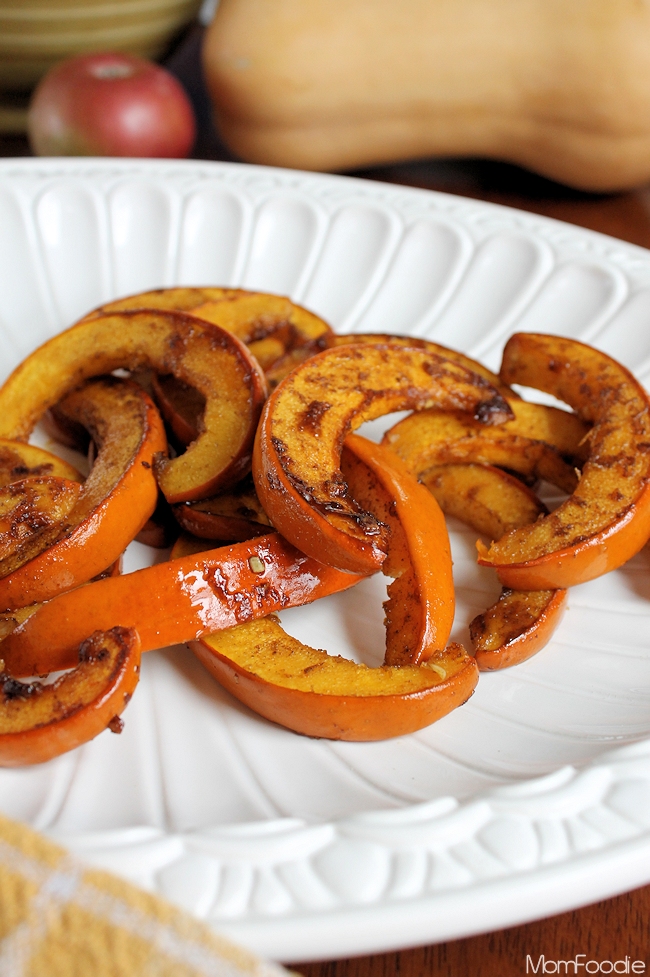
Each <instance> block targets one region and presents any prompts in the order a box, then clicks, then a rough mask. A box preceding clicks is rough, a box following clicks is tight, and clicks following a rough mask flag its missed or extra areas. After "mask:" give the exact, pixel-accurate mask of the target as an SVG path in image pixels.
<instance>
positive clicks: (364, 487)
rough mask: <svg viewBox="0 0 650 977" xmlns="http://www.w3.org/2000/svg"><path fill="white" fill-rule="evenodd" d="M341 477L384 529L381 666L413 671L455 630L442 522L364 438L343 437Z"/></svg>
mask: <svg viewBox="0 0 650 977" xmlns="http://www.w3.org/2000/svg"><path fill="white" fill-rule="evenodd" d="M341 470H342V472H343V475H344V477H345V480H346V482H347V484H348V486H349V488H350V493H351V495H352V497H353V498H354V499H355V500H356V501H357V503H358V504H360V505H361V506H362V507H363V508H364V510H366V511H368V512H371V513H372V514H373V516H374V517H375V518H376V519H379V520H380V521H381V522H382V523H383V525H385V526H386V527H387V529H388V542H387V551H386V559H385V560H384V563H383V566H382V570H383V572H384V573H385V574H386V575H387V576H389V577H393V580H392V582H391V583H390V584H389V585H388V600H387V601H386V602H385V603H384V613H385V624H386V656H385V659H384V661H385V664H386V665H406V664H413V665H419V664H421V663H422V662H423V661H426V660H427V659H428V658H430V657H431V656H432V655H433V654H434V652H437V651H440V650H441V649H443V648H444V647H445V645H446V644H447V641H448V639H449V635H450V633H451V628H452V624H453V623H454V610H455V598H454V583H453V575H452V564H451V549H450V545H449V534H448V532H447V525H446V523H445V517H444V515H443V513H442V510H441V508H440V506H439V505H438V503H437V502H436V500H435V499H434V498H433V496H432V495H431V493H430V492H427V490H426V489H425V488H424V487H423V486H422V485H420V484H419V483H418V482H417V481H416V480H415V479H414V478H413V476H412V475H411V474H410V473H409V472H408V471H407V469H406V468H405V467H404V465H402V463H401V462H400V461H399V459H398V458H396V457H395V456H394V455H393V454H392V453H391V452H390V451H389V450H388V449H386V448H383V447H382V446H381V445H379V444H374V443H373V442H372V441H368V440H367V438H361V437H359V436H358V435H356V434H351V435H350V436H349V437H348V438H347V440H346V442H345V445H344V447H343V453H342V456H341Z"/></svg>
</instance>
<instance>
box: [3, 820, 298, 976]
mask: <svg viewBox="0 0 650 977" xmlns="http://www.w3.org/2000/svg"><path fill="white" fill-rule="evenodd" d="M0 974H1V975H2V977H287V975H288V972H287V971H286V970H284V969H283V968H282V967H280V966H277V965H276V964H272V963H265V962H264V961H261V960H258V959H257V958H256V957H254V956H253V955H252V954H250V953H248V952H247V951H245V950H240V949H239V948H238V947H235V946H233V945H232V944H230V943H228V942H227V941H226V940H223V939H221V938H220V937H218V936H216V935H215V934H214V933H213V932H212V930H210V929H208V927H207V926H204V925H203V924H202V923H200V922H199V921H198V920H195V919H193V918H192V917H191V916H189V915H187V914H186V913H184V912H182V911H181V910H179V909H176V908H174V907H173V906H171V905H170V904H169V903H166V902H164V901H163V900H162V899H159V898H158V897H157V896H154V895H151V894H149V893H147V892H143V891H142V890H140V889H138V888H136V887H135V886H132V885H130V884H129V883H128V882H123V881H122V880H121V879H118V878H116V877H115V876H112V875H110V874H109V873H107V872H101V871H98V870H96V869H92V868H87V867H86V866H84V865H83V864H82V863H81V862H78V861H77V860H76V859H74V858H73V857H72V856H71V855H69V854H68V853H67V852H66V851H65V850H64V849H62V848H59V847H58V846H57V845H55V844H53V843H52V842H51V841H48V840H47V839H45V838H43V837H42V836H41V835H39V834H37V833H36V832H34V831H32V830H31V829H30V828H27V827H25V825H22V824H17V823H16V822H14V821H9V820H8V819H6V818H3V817H1V816H0Z"/></svg>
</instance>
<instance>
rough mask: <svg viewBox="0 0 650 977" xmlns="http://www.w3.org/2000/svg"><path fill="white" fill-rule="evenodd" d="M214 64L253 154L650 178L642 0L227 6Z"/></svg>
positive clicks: (575, 179) (296, 162)
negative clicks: (436, 159)
mask: <svg viewBox="0 0 650 977" xmlns="http://www.w3.org/2000/svg"><path fill="white" fill-rule="evenodd" d="M204 68H205V75H206V80H207V84H208V88H209V91H210V93H211V95H212V98H213V102H214V106H215V113H216V119H217V122H218V125H219V128H220V131H221V133H222V134H223V137H224V138H225V140H226V142H227V143H228V144H229V145H230V147H231V148H232V149H233V150H234V151H235V152H236V153H237V154H238V155H239V156H240V157H242V158H243V159H244V160H247V161H250V162H258V163H267V164H274V165H279V166H291V167H298V168H302V169H318V170H343V169H350V168H353V167H360V166H368V165H376V164H380V163H384V162H393V161H397V160H402V159H409V158H416V157H424V156H482V157H488V158H496V159H501V160H507V161H510V162H513V163H517V164H520V165H522V166H525V167H528V168H529V169H531V170H534V171H536V172H539V173H541V174H543V175H544V176H547V177H551V178H553V179H555V180H559V181H561V182H563V183H567V184H570V185H572V186H575V187H579V188H581V189H585V190H596V191H612V190H621V189H625V188H628V187H632V186H635V185H638V184H641V183H644V182H645V181H647V180H648V178H650V6H648V4H645V3H639V2H638V0H573V2H571V3H567V2H566V0H499V2H498V3H492V2H490V0H463V2H462V3H459V2H458V0H402V2H401V3H396V2H395V0H338V2H337V3H332V2H331V0H310V2H309V3H305V2H304V0H274V2H273V3H268V2H264V0H221V3H220V5H219V8H218V11H217V14H216V16H215V19H214V21H213V23H212V25H211V27H210V28H209V30H208V32H207V35H206V38H205V46H204Z"/></svg>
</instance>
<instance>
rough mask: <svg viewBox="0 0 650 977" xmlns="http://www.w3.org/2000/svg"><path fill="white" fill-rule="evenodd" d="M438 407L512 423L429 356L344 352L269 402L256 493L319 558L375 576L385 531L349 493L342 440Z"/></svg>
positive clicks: (317, 360) (313, 363)
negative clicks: (364, 427) (393, 415)
mask: <svg viewBox="0 0 650 977" xmlns="http://www.w3.org/2000/svg"><path fill="white" fill-rule="evenodd" d="M433 405H436V406H442V407H447V408H450V409H456V410H466V411H468V412H469V413H470V414H473V415H475V416H476V417H478V418H479V419H480V420H481V421H483V422H485V423H498V422H501V421H503V420H505V419H507V418H509V417H511V416H512V413H511V411H510V409H509V407H508V405H507V404H506V402H505V401H504V399H503V397H502V396H501V395H500V394H499V393H498V392H497V391H496V390H495V389H494V388H493V387H491V386H490V385H489V384H488V383H487V381H486V380H484V379H483V378H482V377H479V376H477V375H476V374H473V373H470V372H469V371H468V370H466V369H465V368H464V367H462V366H459V365H458V364H456V363H452V362H451V361H449V360H443V359H441V358H440V357H438V356H436V355H434V354H433V353H429V352H427V351H425V350H419V349H413V348H410V347H402V346H399V345H391V344H385V345H383V344H377V345H349V346H340V347H337V348H334V349H330V350H326V351H325V352H324V353H320V354H319V355H318V356H315V357H313V358H312V359H310V360H307V361H306V362H305V363H302V364H301V365H300V366H298V367H296V369H295V370H293V372H292V373H291V374H289V376H288V377H286V378H285V380H283V382H282V383H281V384H280V385H279V386H278V387H277V388H276V389H275V391H274V392H273V394H272V395H271V397H270V399H269V400H268V402H267V404H266V407H265V409H264V412H263V415H262V419H261V421H260V424H259V427H258V430H257V435H256V439H255V448H254V453H253V477H254V480H255V487H256V489H257V494H258V496H259V499H260V502H261V503H262V505H263V506H264V509H265V511H266V512H267V514H268V516H269V518H270V520H271V522H272V523H273V525H274V526H275V527H276V528H277V529H278V530H279V531H280V532H282V533H283V535H284V536H286V537H287V539H290V540H291V542H293V543H294V544H295V545H296V546H298V547H299V548H300V549H302V550H303V551H304V552H305V553H309V554H310V555H312V556H313V557H314V558H315V559H316V558H317V559H320V560H323V561H324V562H327V563H329V564H331V565H332V566H336V567H338V568H339V569H341V570H348V571H350V572H353V573H372V572H374V571H376V570H377V569H378V568H379V567H380V566H381V564H382V562H383V560H384V557H385V552H386V532H385V529H384V527H383V526H382V524H381V523H380V522H379V521H378V520H377V519H376V518H375V517H374V516H372V515H371V514H369V513H367V512H365V511H364V510H362V509H361V508H360V507H359V506H357V505H356V504H355V502H354V499H353V498H352V497H351V495H350V493H349V492H348V489H347V486H346V484H345V480H344V478H343V476H342V474H341V470H340V454H341V448H342V445H343V441H344V440H345V438H346V437H347V435H348V434H350V433H351V432H352V431H353V430H354V429H355V428H357V427H358V426H359V425H360V424H361V423H363V421H367V420H371V419H372V418H374V417H379V416H381V415H382V414H387V413H390V412H391V411H397V410H407V409H413V408H420V409H424V408H427V407H431V406H433Z"/></svg>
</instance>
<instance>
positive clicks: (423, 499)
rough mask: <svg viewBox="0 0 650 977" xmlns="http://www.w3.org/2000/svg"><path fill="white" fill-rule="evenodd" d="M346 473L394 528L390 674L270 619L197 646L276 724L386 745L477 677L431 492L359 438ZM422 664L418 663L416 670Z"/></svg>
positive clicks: (358, 494)
mask: <svg viewBox="0 0 650 977" xmlns="http://www.w3.org/2000/svg"><path fill="white" fill-rule="evenodd" d="M342 470H343V473H344V475H345V477H346V479H347V481H348V483H349V485H350V489H351V491H352V493H353V495H354V497H355V498H356V499H358V500H359V501H360V502H361V504H362V505H363V506H364V507H365V508H367V509H369V510H370V511H372V512H373V514H374V515H375V517H377V518H379V519H381V520H382V521H383V522H384V523H385V524H386V526H387V527H388V529H389V535H388V548H387V555H386V560H385V562H384V567H383V569H384V571H385V573H387V574H388V575H389V576H391V577H393V578H394V579H393V582H392V583H391V584H390V585H389V587H388V600H387V601H386V603H385V604H384V611H385V614H386V618H385V621H386V655H385V662H384V665H383V666H382V667H381V668H368V667H366V666H364V665H356V664H354V663H353V662H351V661H348V660H347V659H345V658H340V657H330V656H329V655H328V654H327V653H326V652H324V651H318V650H315V649H313V648H309V647H307V646H306V645H303V644H302V643H301V642H300V641H297V640H296V639H295V638H292V637H290V636H289V635H287V634H286V633H285V632H284V631H283V629H282V627H281V626H280V624H279V622H278V621H277V620H275V619H272V618H267V619H266V620H264V621H259V622H255V623H254V626H252V627H249V626H248V625H243V626H242V627H239V628H232V629H230V630H227V631H223V632H221V633H219V634H213V635H209V636H207V637H205V638H203V639H200V640H199V641H198V642H194V643H193V644H192V648H193V650H194V651H195V653H196V654H197V656H198V657H199V659H200V660H201V661H202V662H203V663H204V664H205V665H206V667H207V668H208V669H209V670H210V672H211V673H212V674H213V675H214V676H215V677H216V678H217V679H218V680H219V681H220V682H221V683H222V684H223V685H225V687H226V688H227V689H228V690H229V691H230V692H232V693H233V695H235V696H236V697H237V698H239V699H240V700H241V701H242V702H245V703H246V704H247V705H249V706H251V708H253V709H255V710H257V711H258V712H259V713H260V714H261V715H263V716H266V717H267V718H268V719H273V720H274V721H275V722H278V723H280V724H281V725H284V726H288V727H289V728H290V729H293V730H295V731H296V732H299V733H305V734H306V735H308V736H323V737H328V738H331V739H348V740H375V739H387V738H388V737H391V736H400V735H402V734H404V733H410V732H413V731H414V730H416V729H420V728H421V727H422V726H426V725H429V723H432V722H434V721H435V720H436V719H439V718H440V717H441V716H444V715H446V714H447V713H448V712H450V711H451V710H452V709H454V708H455V707H456V706H458V705H460V704H461V703H463V702H465V701H466V699H467V698H468V697H469V696H470V695H471V693H472V691H473V689H474V687H475V685H476V681H477V679H478V671H477V668H476V664H475V662H474V659H473V658H471V657H470V656H469V655H468V654H467V653H466V652H465V651H464V649H463V648H461V647H460V645H456V644H452V645H450V646H449V647H448V648H445V646H446V644H447V639H448V637H449V633H450V631H451V626H452V623H453V618H454V588H453V582H452V568H451V554H450V549H449V537H448V535H447V529H446V526H445V521H444V517H443V515H442V512H441V511H440V508H439V506H438V504H437V503H436V502H435V500H434V499H433V497H432V496H431V495H430V493H428V492H427V491H426V490H425V489H424V488H423V487H422V486H421V485H419V484H418V483H417V482H416V481H415V479H414V478H413V477H412V476H411V475H410V474H409V473H408V471H407V470H406V469H405V468H404V466H403V465H402V464H401V463H400V462H399V461H398V459H397V458H395V457H394V456H391V453H390V451H388V450H387V449H386V448H382V447H381V445H377V444H373V443H372V442H371V441H367V440H366V439H365V438H360V437H357V436H356V435H351V436H350V437H348V439H347V440H346V442H345V446H344V448H343V454H342ZM417 666H419V667H417Z"/></svg>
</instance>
